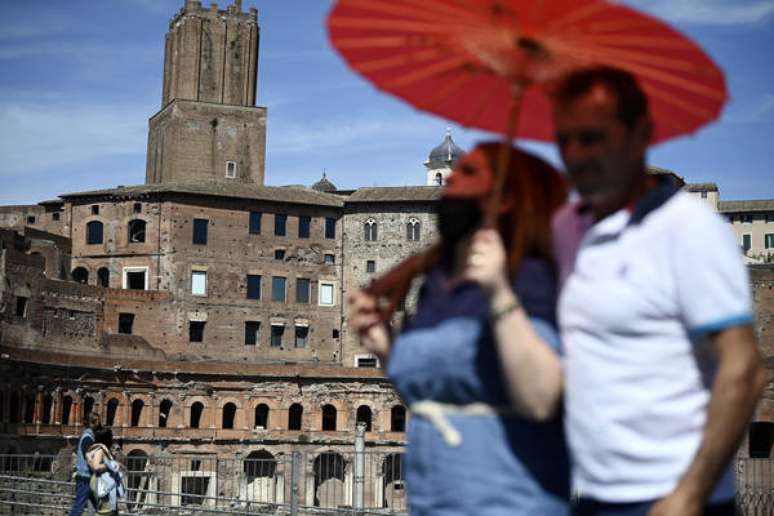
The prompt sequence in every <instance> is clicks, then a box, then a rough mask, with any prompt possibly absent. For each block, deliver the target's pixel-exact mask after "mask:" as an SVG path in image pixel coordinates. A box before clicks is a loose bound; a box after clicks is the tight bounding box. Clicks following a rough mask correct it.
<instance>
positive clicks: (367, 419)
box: [355, 405, 371, 432]
mask: <svg viewBox="0 0 774 516" xmlns="http://www.w3.org/2000/svg"><path fill="white" fill-rule="evenodd" d="M355 419H356V422H357V423H365V426H366V432H370V431H371V408H370V407H369V406H368V405H360V406H359V407H358V408H357V417H356V418H355Z"/></svg>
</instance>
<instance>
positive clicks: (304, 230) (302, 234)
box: [298, 215, 312, 238]
mask: <svg viewBox="0 0 774 516" xmlns="http://www.w3.org/2000/svg"><path fill="white" fill-rule="evenodd" d="M311 226H312V217H308V216H306V215H300V216H299V217H298V238H309V229H310V227H311Z"/></svg>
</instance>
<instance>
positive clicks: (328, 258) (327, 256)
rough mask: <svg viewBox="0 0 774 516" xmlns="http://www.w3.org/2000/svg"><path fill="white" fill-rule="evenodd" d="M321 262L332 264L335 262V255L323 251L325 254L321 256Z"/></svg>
mask: <svg viewBox="0 0 774 516" xmlns="http://www.w3.org/2000/svg"><path fill="white" fill-rule="evenodd" d="M323 263H324V264H325V265H333V264H334V263H336V257H335V256H334V255H332V254H331V253H325V256H324V257H323Z"/></svg>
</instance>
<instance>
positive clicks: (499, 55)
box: [328, 0, 726, 142]
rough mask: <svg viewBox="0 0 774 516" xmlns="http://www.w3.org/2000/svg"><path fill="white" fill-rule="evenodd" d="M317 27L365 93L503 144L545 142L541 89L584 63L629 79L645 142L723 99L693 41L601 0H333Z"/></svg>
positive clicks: (549, 132) (691, 124)
mask: <svg viewBox="0 0 774 516" xmlns="http://www.w3.org/2000/svg"><path fill="white" fill-rule="evenodd" d="M328 27H329V31H330V38H331V42H332V44H333V46H334V47H335V48H336V49H337V50H338V51H339V52H340V53H341V55H342V56H343V57H344V59H346V61H347V62H348V63H349V65H350V66H351V67H352V69H354V70H355V71H356V72H358V73H359V74H361V75H363V76H364V77H366V78H367V79H368V80H370V81H371V82H372V83H373V84H374V85H375V86H376V87H377V88H380V89H382V90H384V91H386V92H389V93H391V94H394V95H396V96H398V97H400V98H402V99H404V100H406V101H408V102H409V103H411V104H412V105H414V106H415V107H417V108H419V109H422V110H424V111H428V112H430V113H434V114H436V115H439V116H442V117H444V118H447V119H449V120H453V121H455V122H457V123H459V124H461V125H463V126H467V127H473V128H479V129H484V130H488V131H493V132H497V133H501V134H504V135H506V136H508V137H523V138H530V139H537V140H552V139H553V136H554V135H553V127H552V117H551V111H550V105H549V100H548V98H547V96H546V95H545V93H546V89H547V86H549V85H550V83H551V82H552V81H554V80H555V79H557V78H558V77H559V76H561V75H562V74H564V73H565V72H567V71H569V70H572V69H577V68H580V67H586V66H594V65H607V66H613V67H617V68H621V69H624V70H627V71H629V72H630V73H632V74H634V75H635V76H636V77H637V78H638V80H639V82H640V85H641V86H642V88H643V90H644V91H645V93H646V94H647V96H648V99H649V102H650V110H651V114H652V117H653V120H654V122H655V133H654V138H653V140H654V142H659V141H663V140H666V139H669V138H673V137H675V136H679V135H683V134H689V133H693V132H694V131H696V130H697V129H699V128H700V127H702V126H703V125H705V124H707V123H708V122H710V121H712V120H714V119H715V118H717V117H718V115H719V113H720V110H721V108H722V106H723V104H724V103H725V101H726V88H725V81H724V78H723V74H722V72H721V71H720V70H719V69H718V67H717V66H716V65H715V64H714V63H713V62H712V60H711V59H710V58H709V57H708V56H707V55H706V54H705V53H704V52H703V51H702V50H701V49H700V48H699V47H698V46H697V45H696V44H695V43H693V42H692V41H690V40H689V39H687V38H686V37H684V36H683V35H681V34H680V33H678V32H677V31H675V30H674V29H672V28H670V27H669V26H667V25H665V24H664V23H662V22H661V21H659V20H657V19H655V18H653V17H650V16H647V15H644V14H641V13H639V12H637V11H635V10H633V9H631V8H629V7H626V6H623V5H618V4H613V3H610V2H607V1H604V0H421V1H417V0H339V1H338V2H337V4H336V5H335V7H334V8H333V10H332V12H331V14H330V16H329V18H328Z"/></svg>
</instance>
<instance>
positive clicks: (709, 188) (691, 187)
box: [684, 183, 718, 192]
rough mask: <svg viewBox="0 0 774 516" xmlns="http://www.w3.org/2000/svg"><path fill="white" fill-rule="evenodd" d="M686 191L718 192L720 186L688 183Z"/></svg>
mask: <svg viewBox="0 0 774 516" xmlns="http://www.w3.org/2000/svg"><path fill="white" fill-rule="evenodd" d="M684 190H685V191H686V192H717V191H718V185H716V184H715V183H688V184H686V185H685V188H684Z"/></svg>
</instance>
